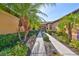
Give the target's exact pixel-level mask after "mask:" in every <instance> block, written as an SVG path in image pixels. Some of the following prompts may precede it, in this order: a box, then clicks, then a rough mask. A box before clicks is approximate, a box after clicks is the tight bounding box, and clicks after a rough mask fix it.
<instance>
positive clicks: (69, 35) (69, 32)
mask: <svg viewBox="0 0 79 59" xmlns="http://www.w3.org/2000/svg"><path fill="white" fill-rule="evenodd" d="M68 38H69V42H70V41H71V40H72V24H71V23H69V24H68Z"/></svg>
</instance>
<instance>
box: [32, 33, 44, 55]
mask: <svg viewBox="0 0 79 59" xmlns="http://www.w3.org/2000/svg"><path fill="white" fill-rule="evenodd" d="M45 55H46V51H45V47H44V41H43V37H42V34H41V32H39V34H38V36H37V38H36V42H35V44H34V47H33V49H32V51H31V56H45Z"/></svg>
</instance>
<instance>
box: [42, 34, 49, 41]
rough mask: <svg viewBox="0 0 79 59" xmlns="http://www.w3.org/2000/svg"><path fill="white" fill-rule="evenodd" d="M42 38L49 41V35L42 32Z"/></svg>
mask: <svg viewBox="0 0 79 59" xmlns="http://www.w3.org/2000/svg"><path fill="white" fill-rule="evenodd" d="M43 40H44V41H46V42H50V40H49V37H48V36H47V35H46V34H43Z"/></svg>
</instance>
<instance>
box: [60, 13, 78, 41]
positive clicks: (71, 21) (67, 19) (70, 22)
mask: <svg viewBox="0 0 79 59" xmlns="http://www.w3.org/2000/svg"><path fill="white" fill-rule="evenodd" d="M78 17H79V15H78V13H77V14H73V13H71V14H69V15H67V16H64V17H63V18H62V21H61V22H60V23H59V27H60V28H61V29H63V30H64V27H65V26H66V28H67V30H68V38H69V41H71V40H72V28H73V27H74V26H75V24H76V20H77V18H78Z"/></svg>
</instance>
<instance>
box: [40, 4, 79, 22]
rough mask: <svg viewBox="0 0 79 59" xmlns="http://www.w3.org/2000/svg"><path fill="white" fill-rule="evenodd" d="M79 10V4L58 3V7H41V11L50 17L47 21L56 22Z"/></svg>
mask: <svg viewBox="0 0 79 59" xmlns="http://www.w3.org/2000/svg"><path fill="white" fill-rule="evenodd" d="M78 8H79V3H56V6H46V7H41V8H40V10H41V11H43V12H44V13H46V14H47V15H48V17H45V16H41V17H43V18H44V19H45V20H46V21H55V20H57V19H59V18H61V17H63V16H65V15H67V14H69V13H70V12H72V11H75V10H76V9H78Z"/></svg>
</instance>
